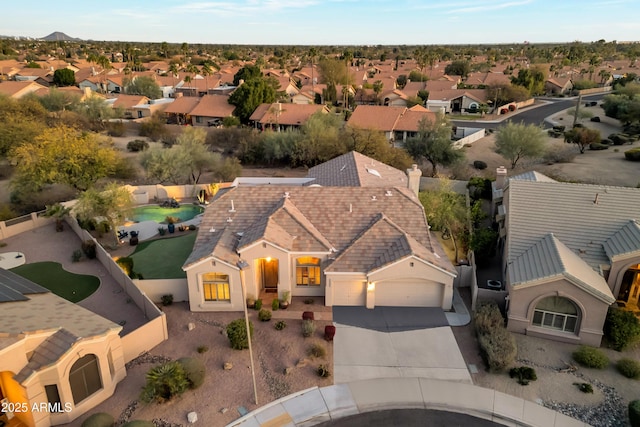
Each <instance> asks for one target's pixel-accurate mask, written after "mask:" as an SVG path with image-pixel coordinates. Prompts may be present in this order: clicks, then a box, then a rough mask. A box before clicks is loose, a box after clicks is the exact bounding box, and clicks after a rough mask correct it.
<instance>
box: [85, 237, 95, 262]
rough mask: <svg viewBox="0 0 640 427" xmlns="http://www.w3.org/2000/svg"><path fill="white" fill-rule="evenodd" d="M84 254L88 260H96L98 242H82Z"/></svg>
mask: <svg viewBox="0 0 640 427" xmlns="http://www.w3.org/2000/svg"><path fill="white" fill-rule="evenodd" d="M82 252H84V254H85V255H86V256H87V258H89V259H95V258H96V242H94V241H93V240H85V241H84V242H82Z"/></svg>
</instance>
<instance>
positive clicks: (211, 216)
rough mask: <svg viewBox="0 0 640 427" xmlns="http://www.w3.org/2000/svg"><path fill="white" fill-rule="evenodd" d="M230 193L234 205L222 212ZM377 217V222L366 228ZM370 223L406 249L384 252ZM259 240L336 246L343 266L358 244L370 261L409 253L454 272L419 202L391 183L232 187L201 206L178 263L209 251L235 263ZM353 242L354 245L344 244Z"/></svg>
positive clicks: (189, 262) (357, 253)
mask: <svg viewBox="0 0 640 427" xmlns="http://www.w3.org/2000/svg"><path fill="white" fill-rule="evenodd" d="M374 197H375V198H374ZM283 198H284V199H286V200H284V201H283ZM232 200H233V202H234V208H235V212H234V213H229V209H230V207H231V201H232ZM294 208H295V209H294ZM381 215H383V217H381ZM228 218H231V222H229V221H228ZM381 218H384V223H380V224H379V225H378V226H376V227H375V230H372V231H371V232H367V230H368V229H369V228H370V227H372V226H373V225H374V224H376V223H377V222H380V221H381ZM294 221H295V222H297V225H296V224H294ZM389 224H391V225H389ZM389 227H391V228H389ZM376 230H381V231H380V233H381V234H380V235H379V236H380V237H381V238H382V237H383V236H384V239H388V238H391V239H392V240H393V239H395V241H397V243H396V245H400V246H402V247H405V249H402V250H399V249H394V250H391V251H390V250H389V248H388V247H387V246H386V244H387V243H386V240H385V241H384V242H382V241H377V240H376V239H375V236H376V235H377V231H376ZM393 230H395V231H393ZM382 231H384V233H382ZM363 236H364V237H363ZM359 237H361V239H358V238H359ZM260 239H265V240H266V241H269V242H271V243H273V244H275V245H279V246H280V245H284V246H285V249H288V248H291V250H292V251H297V250H298V249H300V250H301V251H306V250H309V249H321V250H320V251H324V252H326V253H330V252H335V253H336V257H340V262H341V263H346V264H345V265H348V264H351V265H354V264H353V263H354V262H355V263H356V264H357V263H358V262H360V261H357V258H359V257H362V256H363V254H362V252H363V251H365V252H367V253H372V254H373V253H376V254H377V255H375V256H376V259H378V261H375V262H373V261H372V262H370V263H369V265H370V266H371V268H378V267H380V266H381V265H384V264H385V263H388V262H392V261H393V260H395V259H397V258H394V257H397V256H402V254H407V253H412V254H415V255H416V256H417V257H419V258H421V259H423V260H424V261H425V262H430V263H432V264H434V265H435V266H437V267H438V268H441V269H443V270H446V271H448V272H451V273H453V274H455V269H454V267H453V266H452V264H451V263H450V261H449V260H448V258H447V257H446V255H445V254H444V251H443V250H442V247H441V246H440V244H439V243H438V242H437V240H436V239H435V238H433V237H432V235H431V234H430V232H429V228H428V225H427V221H426V218H425V215H424V209H423V208H422V205H421V204H420V202H419V201H418V199H417V197H416V195H415V194H413V193H412V192H411V190H409V189H408V188H398V187H395V188H393V187H386V188H371V187H273V186H239V187H235V188H232V189H229V190H227V191H220V192H219V193H218V194H217V195H216V198H215V199H214V200H213V201H212V202H211V204H210V205H209V206H208V207H207V209H206V211H205V214H204V217H203V219H202V223H201V225H200V228H199V230H198V235H197V237H196V242H195V244H194V249H193V252H192V253H191V255H190V256H189V258H188V259H187V261H186V262H185V265H184V268H188V267H189V266H190V265H192V264H194V263H197V262H199V261H201V260H203V259H206V258H207V257H209V256H215V257H217V258H218V259H221V260H223V261H225V262H228V263H230V264H232V265H235V263H236V262H237V260H238V254H237V252H236V251H237V250H238V249H239V248H242V247H246V246H247V245H248V244H250V243H252V242H256V241H259V240H260ZM362 239H365V240H362ZM398 239H399V240H398ZM403 239H404V240H403ZM297 240H300V242H296V241H297ZM358 241H359V242H360V243H358V247H359V248H361V250H360V249H358V250H355V249H350V247H351V246H352V245H353V244H354V243H355V242H358ZM403 241H404V243H402V242H403ZM365 243H366V244H365ZM296 245H298V246H296ZM329 245H330V248H329V250H327V249H326V248H327V247H328V246H329ZM400 246H398V248H400ZM332 249H335V251H334V250H332ZM346 251H348V252H349V253H350V255H349V254H346ZM343 252H345V254H343ZM384 254H386V255H384ZM393 254H395V255H393ZM434 254H437V255H434ZM341 255H342V256H341ZM367 256H368V257H370V256H369V255H367ZM371 256H373V255H371ZM336 261H337V259H336ZM331 262H332V261H329V265H327V267H329V266H330V264H331ZM367 262H369V261H367ZM359 265H363V264H359Z"/></svg>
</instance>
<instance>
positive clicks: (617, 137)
mask: <svg viewBox="0 0 640 427" xmlns="http://www.w3.org/2000/svg"><path fill="white" fill-rule="evenodd" d="M608 139H610V140H611V142H613V145H623V144H628V143H629V138H627V137H626V136H624V135H622V134H620V133H612V134H611V135H609V138H608Z"/></svg>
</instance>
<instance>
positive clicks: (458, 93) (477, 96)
mask: <svg viewBox="0 0 640 427" xmlns="http://www.w3.org/2000/svg"><path fill="white" fill-rule="evenodd" d="M463 96H466V97H467V98H471V99H473V100H474V101H477V102H485V101H487V91H486V90H485V89H447V90H437V91H431V92H429V100H430V101H431V100H435V101H451V100H452V99H456V98H461V97H463Z"/></svg>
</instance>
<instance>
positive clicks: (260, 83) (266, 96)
mask: <svg viewBox="0 0 640 427" xmlns="http://www.w3.org/2000/svg"><path fill="white" fill-rule="evenodd" d="M275 100H276V89H275V88H274V87H273V85H272V84H271V83H269V82H268V81H267V80H266V79H264V78H256V79H251V80H249V81H246V82H244V83H243V84H242V85H240V86H239V87H238V88H237V89H236V90H235V91H234V92H233V93H232V94H231V96H230V97H229V104H231V105H234V106H235V107H236V108H235V110H234V111H233V114H234V115H235V116H237V117H238V118H239V119H240V121H241V122H242V123H247V122H248V121H249V117H251V114H253V112H254V111H255V109H256V108H258V106H259V105H260V104H264V103H267V104H270V103H272V102H275Z"/></svg>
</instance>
